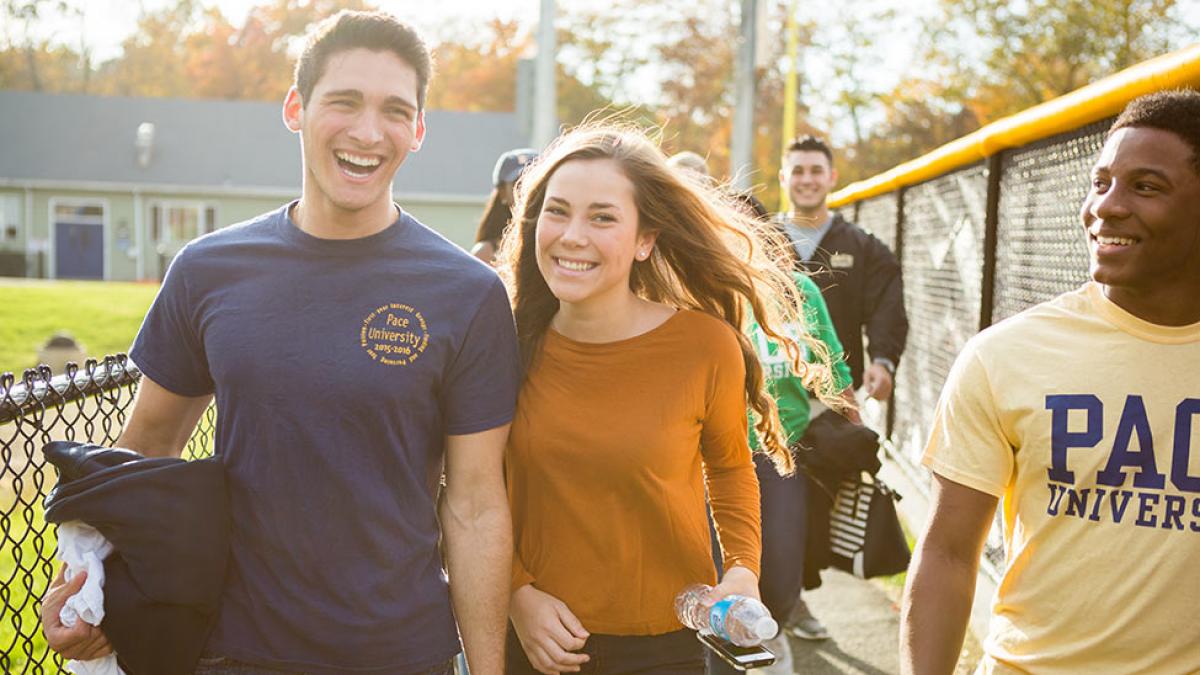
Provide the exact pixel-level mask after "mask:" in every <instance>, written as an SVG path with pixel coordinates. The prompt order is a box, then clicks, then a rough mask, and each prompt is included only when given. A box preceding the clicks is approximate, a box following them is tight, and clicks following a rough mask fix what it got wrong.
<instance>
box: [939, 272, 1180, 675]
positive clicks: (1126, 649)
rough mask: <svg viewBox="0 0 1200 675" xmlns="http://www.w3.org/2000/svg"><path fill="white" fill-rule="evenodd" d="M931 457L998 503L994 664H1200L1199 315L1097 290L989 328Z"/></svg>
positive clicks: (995, 668) (1143, 669)
mask: <svg viewBox="0 0 1200 675" xmlns="http://www.w3.org/2000/svg"><path fill="white" fill-rule="evenodd" d="M924 462H925V465H926V466H928V467H929V468H930V469H931V470H933V471H934V472H935V473H937V474H938V475H941V476H943V477H945V478H947V479H950V480H952V481H954V482H957V483H960V484H962V485H966V486H968V487H972V488H975V489H976V490H981V491H983V492H986V493H988V494H991V495H994V496H996V497H999V498H1001V499H1002V500H1003V501H1002V508H1003V516H1004V543H1005V551H1006V552H1007V556H1006V557H1007V560H1006V564H1005V570H1004V576H1003V579H1002V580H1001V582H1000V585H999V587H998V589H997V591H996V596H995V598H994V600H993V604H992V621H991V625H990V626H989V630H988V637H987V640H986V641H985V643H984V651H985V654H986V656H985V662H984V663H983V664H981V670H982V671H983V672H1013V671H1017V672H1020V671H1028V672H1032V673H1039V674H1041V673H1195V672H1200V323H1198V324H1193V325H1190V326H1181V327H1165V326H1157V325H1154V324H1151V323H1148V322H1146V321H1142V320H1140V319H1138V318H1137V317H1134V316H1133V315H1131V314H1129V313H1127V312H1125V311H1124V310H1122V309H1121V308H1119V307H1117V306H1116V305H1115V304H1113V303H1112V302H1110V301H1109V300H1108V299H1107V298H1106V297H1105V296H1104V294H1103V292H1102V291H1101V290H1100V287H1099V286H1098V285H1096V284H1087V285H1085V286H1084V287H1082V288H1081V289H1079V290H1077V291H1074V292H1071V293H1067V294H1064V295H1062V296H1060V297H1058V298H1056V299H1054V300H1052V301H1050V302H1047V303H1044V304H1041V305H1038V306H1036V307H1033V308H1031V309H1030V310H1028V311H1026V312H1023V313H1021V314H1019V315H1017V316H1015V317H1013V318H1011V319H1009V320H1007V321H1003V322H1001V323H999V324H997V325H996V326H993V327H992V328H989V329H987V330H985V331H983V332H982V333H980V334H979V335H977V336H975V337H974V338H973V339H972V340H971V341H970V342H969V343H968V344H967V346H966V348H965V349H964V350H963V352H962V353H961V354H960V355H959V357H958V360H957V361H956V362H955V364H954V368H953V370H952V371H951V373H950V377H949V380H948V381H947V382H946V387H945V389H944V390H943V392H942V398H941V401H939V403H938V409H937V414H936V417H935V420H934V424H933V429H932V431H931V434H930V439H929V444H928V446H927V448H926V450H925V458H924Z"/></svg>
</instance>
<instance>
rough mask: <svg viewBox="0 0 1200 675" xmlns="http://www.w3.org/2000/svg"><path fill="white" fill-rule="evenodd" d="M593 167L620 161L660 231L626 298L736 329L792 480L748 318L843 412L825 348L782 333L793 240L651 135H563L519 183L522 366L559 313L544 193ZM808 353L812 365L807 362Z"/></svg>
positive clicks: (516, 302) (602, 131) (513, 286)
mask: <svg viewBox="0 0 1200 675" xmlns="http://www.w3.org/2000/svg"><path fill="white" fill-rule="evenodd" d="M597 159H609V160H613V161H615V162H616V163H617V165H618V166H619V167H620V169H621V170H622V171H623V172H624V174H625V176H626V177H627V178H628V179H629V181H630V182H631V183H632V184H633V186H634V203H635V205H636V206H637V210H638V226H639V229H640V230H641V231H644V232H654V233H656V234H657V238H656V239H655V243H654V249H653V252H652V254H651V256H650V258H649V259H647V260H646V261H644V262H635V263H634V265H633V271H632V273H631V274H630V277H629V285H630V289H631V290H632V291H633V292H634V293H635V294H637V295H638V296H641V297H643V298H645V299H647V300H651V301H654V302H660V303H663V304H666V305H670V306H672V307H676V308H681V309H684V308H686V309H694V310H699V311H702V312H705V313H707V314H710V315H712V316H714V317H717V318H719V319H721V320H723V321H725V322H726V323H728V324H729V325H730V326H731V327H733V329H734V331H735V332H736V333H737V336H738V342H739V344H740V346H741V350H742V359H743V361H744V362H745V367H746V382H745V388H746V400H747V402H748V403H749V405H750V407H751V408H752V409H753V411H754V413H755V416H756V417H757V421H756V423H755V430H756V432H757V434H758V436H759V439H760V440H761V443H760V447H761V448H763V449H764V450H765V452H766V453H767V455H769V456H770V458H771V459H772V461H773V462H774V464H775V467H776V470H778V471H779V473H781V474H789V473H791V472H792V471H794V469H795V466H794V462H793V460H792V455H791V452H790V451H789V450H788V445H787V441H786V439H785V436H784V433H783V431H782V427H781V425H780V422H779V413H778V410H777V408H776V406H775V401H774V399H773V398H772V397H771V395H770V394H769V393H768V391H767V387H766V384H765V381H764V377H763V370H762V366H761V364H760V363H759V360H758V357H757V355H756V354H755V351H754V348H753V346H752V345H751V344H750V340H749V339H748V338H747V337H746V336H745V333H744V332H743V331H744V329H745V328H747V319H748V318H749V316H748V315H747V312H746V310H747V309H749V310H750V313H751V314H752V315H753V318H754V320H755V321H757V322H758V325H759V326H760V327H761V329H762V331H763V332H764V333H766V334H767V335H768V336H769V337H770V338H771V339H772V340H774V341H775V342H776V343H777V344H779V345H781V346H782V347H783V348H784V349H785V350H786V354H787V357H788V360H789V362H790V363H791V366H792V369H793V370H794V371H795V372H796V373H797V374H799V375H801V376H802V377H803V378H804V379H805V381H806V384H807V385H808V386H809V388H810V389H813V390H814V391H816V392H818V395H819V396H821V398H822V399H823V400H826V401H830V402H832V404H833V405H841V404H840V403H838V402H835V401H834V394H835V392H834V391H833V382H832V369H831V368H830V363H829V352H828V350H827V349H826V348H825V346H824V344H823V343H821V342H820V341H818V340H815V339H813V338H812V337H810V336H809V335H808V332H807V331H801V334H800V336H799V337H798V338H797V337H795V336H790V335H787V334H786V331H784V330H782V328H781V327H782V326H784V325H785V324H788V323H795V324H796V325H803V320H802V314H803V312H802V305H801V300H802V299H801V297H800V291H799V290H798V289H797V288H796V284H795V280H794V279H793V278H792V277H791V274H792V273H791V260H790V257H789V256H788V252H787V242H786V241H785V240H784V239H783V238H782V237H781V235H780V234H779V233H778V232H777V231H776V230H775V229H774V228H772V227H771V226H770V225H769V224H764V223H761V222H759V221H756V220H754V219H753V218H750V217H748V216H746V215H744V214H743V213H742V211H741V210H739V208H738V207H737V205H736V204H735V202H734V198H733V197H731V196H729V195H728V194H727V193H726V192H723V191H721V190H719V189H718V188H717V187H715V186H712V185H705V184H703V183H702V182H701V181H700V179H699V178H697V179H696V180H693V179H692V178H691V177H689V176H686V175H684V174H683V173H682V172H677V171H674V170H672V169H671V168H670V167H668V166H667V164H666V157H665V156H664V155H663V153H662V152H661V151H660V150H659V148H658V145H657V143H655V142H654V141H652V140H651V139H650V138H649V137H647V135H646V134H645V132H642V131H640V130H637V129H634V128H626V127H624V126H616V125H613V124H611V123H603V122H602V123H599V124H595V123H593V124H587V125H585V126H582V127H580V128H577V129H574V130H572V131H569V132H566V133H565V134H563V135H562V136H560V137H559V138H558V139H556V140H555V141H554V143H552V144H551V145H550V147H549V148H547V149H546V151H545V152H544V153H542V155H541V157H540V158H539V159H537V160H536V161H535V162H534V163H533V164H532V165H530V166H529V167H528V168H527V169H526V170H525V172H524V173H523V174H522V176H521V178H520V180H519V181H518V182H517V186H516V197H515V199H514V201H515V204H516V205H515V208H514V209H513V214H514V215H513V226H512V227H510V228H509V229H508V232H507V234H506V235H505V237H504V240H503V242H502V244H501V247H500V253H499V256H498V258H497V259H498V261H499V262H500V265H499V269H500V272H501V274H502V275H504V276H505V280H506V281H507V282H508V288H509V291H510V293H511V295H512V301H513V308H514V314H515V316H516V323H517V336H518V339H519V341H520V347H521V356H522V359H523V360H524V362H525V364H526V367H527V368H528V367H529V366H531V365H532V364H533V362H534V359H535V357H536V355H537V353H538V352H539V349H540V346H541V343H542V339H543V337H544V336H545V334H546V330H547V328H548V327H549V326H550V321H551V319H552V318H553V317H554V315H555V313H556V312H557V311H558V306H559V303H558V299H557V298H556V297H554V294H553V293H552V292H551V291H550V287H549V286H548V285H547V284H546V280H545V279H544V278H543V277H542V274H541V271H540V270H539V269H538V265H537V242H536V234H537V222H538V216H539V214H540V213H541V211H542V202H543V200H544V199H545V196H546V186H547V184H548V182H549V180H550V177H551V176H553V175H554V172H555V171H556V170H558V168H559V167H560V166H562V165H563V164H564V163H566V162H570V161H575V160H597ZM798 341H799V342H798ZM801 343H803V344H801ZM804 347H807V348H808V349H809V350H811V352H812V354H813V355H814V360H815V361H816V363H805V361H804V358H803V352H804V349H803V348H804Z"/></svg>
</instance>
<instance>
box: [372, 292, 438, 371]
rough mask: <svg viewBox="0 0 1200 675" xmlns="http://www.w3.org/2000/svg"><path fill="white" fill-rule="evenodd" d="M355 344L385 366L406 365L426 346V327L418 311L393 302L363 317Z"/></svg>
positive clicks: (427, 340) (373, 359) (427, 337)
mask: <svg viewBox="0 0 1200 675" xmlns="http://www.w3.org/2000/svg"><path fill="white" fill-rule="evenodd" d="M359 344H360V345H361V346H362V348H363V349H364V350H366V352H367V354H368V355H369V356H370V357H371V360H372V361H376V362H378V363H382V364H384V365H387V366H407V365H408V364H410V363H412V362H413V361H416V360H417V357H418V356H420V355H421V353H422V352H424V351H425V347H427V346H428V345H429V327H428V326H427V325H426V324H425V317H424V316H423V315H422V314H421V312H420V311H418V310H416V309H414V308H412V307H410V306H409V305H406V304H403V303H399V302H393V303H390V304H387V305H384V306H382V307H379V308H378V309H376V310H375V311H373V312H371V313H370V314H368V315H367V318H365V319H363V322H362V330H361V331H360V333H359Z"/></svg>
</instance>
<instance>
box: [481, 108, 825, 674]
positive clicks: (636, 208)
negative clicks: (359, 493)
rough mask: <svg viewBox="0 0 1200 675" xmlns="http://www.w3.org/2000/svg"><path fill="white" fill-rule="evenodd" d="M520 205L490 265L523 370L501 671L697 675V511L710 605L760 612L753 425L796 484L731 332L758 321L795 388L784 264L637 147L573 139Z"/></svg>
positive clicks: (710, 198) (613, 137)
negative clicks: (787, 365) (713, 537)
mask: <svg viewBox="0 0 1200 675" xmlns="http://www.w3.org/2000/svg"><path fill="white" fill-rule="evenodd" d="M517 195H518V196H517V209H516V211H515V214H516V218H515V222H514V227H513V228H511V229H510V231H509V234H508V235H507V237H506V239H505V241H504V243H503V245H502V250H501V261H502V270H503V271H504V272H505V273H506V274H507V275H508V277H509V282H510V289H511V291H512V293H513V301H514V314H515V316H516V321H517V333H518V337H519V340H520V344H521V349H522V356H523V358H524V361H525V364H526V368H527V373H526V380H525V384H524V386H523V388H522V391H521V396H520V399H519V403H518V410H517V414H516V418H515V420H514V421H513V427H512V433H511V436H510V440H509V449H508V456H507V469H506V471H507V478H508V488H509V495H510V497H509V498H510V503H511V506H512V513H513V523H514V530H515V543H516V553H515V558H514V570H513V581H512V589H513V594H512V605H511V609H510V617H511V619H512V624H513V628H514V632H513V634H511V635H510V640H509V648H508V649H509V655H508V670H509V672H532V671H534V670H536V671H540V672H545V673H552V672H575V671H578V670H579V669H580V667H581V666H583V665H584V664H589V666H588V667H589V669H594V668H599V670H600V672H605V673H613V672H622V671H626V670H645V669H669V670H671V671H672V672H703V670H704V656H703V651H702V649H701V647H700V644H699V643H698V642H697V641H696V640H695V638H694V637H693V635H692V633H691V631H688V630H686V629H684V628H683V627H682V626H681V625H680V623H679V622H678V620H676V618H675V613H674V608H673V602H672V601H673V598H674V596H675V594H677V593H678V592H679V591H680V590H682V589H683V588H684V587H685V586H687V585H689V584H692V583H697V582H704V583H710V584H711V583H715V582H716V581H717V579H716V572H715V569H714V566H713V562H712V556H711V542H710V540H709V530H708V525H707V520H706V515H705V500H706V493H707V497H708V500H709V502H710V503H711V506H712V511H713V517H714V520H715V522H716V528H717V534H718V538H719V540H720V543H721V548H722V553H723V556H722V557H723V559H724V569H725V570H726V572H725V575H724V577H723V578H722V579H721V580H720V583H719V584H718V585H717V586H716V587H715V588H714V590H713V592H712V594H711V595H710V598H709V599H710V600H714V601H715V600H717V599H719V598H721V597H724V596H725V595H728V594H732V593H737V594H742V595H749V596H753V597H757V596H758V571H759V555H760V547H761V543H760V537H761V535H760V526H759V498H758V482H757V479H756V478H755V473H754V464H753V462H752V461H751V457H750V448H749V446H748V443H747V433H746V432H747V415H746V411H747V408H748V407H749V408H751V409H752V410H753V411H754V413H756V417H757V418H758V420H759V421H758V423H757V425H756V428H757V430H758V432H759V435H760V436H761V437H762V438H763V441H764V442H763V447H764V449H765V451H766V452H767V453H768V454H770V455H771V456H772V458H773V459H774V460H775V462H776V464H777V466H778V468H779V469H780V471H781V472H790V471H791V469H792V465H791V456H790V454H789V453H788V451H787V448H786V445H785V442H784V440H783V438H782V437H781V433H780V425H779V420H778V415H777V413H776V410H775V404H774V402H773V401H772V400H771V398H770V397H769V395H768V394H767V392H766V390H765V389H764V387H763V375H762V370H761V367H760V366H759V363H758V359H757V357H756V356H755V354H754V351H753V349H752V347H751V345H750V343H749V341H748V340H747V339H746V338H745V337H744V336H743V335H742V333H741V332H740V330H741V328H742V327H743V321H744V319H746V318H747V315H748V314H749V313H753V315H754V317H755V318H756V319H757V321H758V322H759V325H761V326H763V329H764V331H766V332H768V333H770V334H772V335H773V336H775V337H777V339H778V340H780V342H781V343H782V344H784V345H786V347H787V349H788V350H789V353H791V354H792V355H793V358H792V362H793V364H794V367H795V368H796V369H797V370H799V371H803V370H804V369H805V365H804V364H802V362H801V361H800V358H799V356H800V354H801V351H802V350H801V346H800V345H798V344H796V342H795V341H794V340H793V339H791V338H789V337H786V336H784V335H778V334H777V332H776V331H775V330H774V328H775V327H776V326H779V325H782V323H783V322H784V321H795V320H797V311H798V307H799V299H798V298H797V296H796V291H795V285H794V283H793V282H792V280H791V277H790V276H789V275H788V272H786V271H785V270H786V269H787V267H786V266H780V265H778V264H777V263H776V262H775V261H776V259H777V258H776V257H775V253H776V251H782V248H781V247H779V246H778V242H777V241H775V240H772V239H770V235H768V234H766V233H765V232H762V231H761V230H760V229H759V227H758V226H757V224H756V223H755V222H754V221H752V220H750V219H749V218H746V217H745V216H743V215H741V214H740V212H739V211H738V210H737V209H736V208H735V207H733V206H732V204H731V203H730V202H728V201H727V200H726V199H725V198H723V197H721V196H720V193H718V192H717V191H716V190H714V189H712V188H710V187H706V186H704V185H702V184H700V183H699V182H692V180H691V179H689V178H687V177H685V176H683V175H680V174H679V173H676V172H674V171H673V170H671V169H670V168H669V167H668V166H667V165H666V163H665V158H664V156H663V154H662V153H661V151H660V150H659V149H658V148H657V147H656V146H655V145H654V144H653V143H652V142H651V141H649V140H648V139H647V138H646V137H645V136H644V135H642V134H641V133H639V132H635V131H628V130H623V129H617V128H611V127H593V128H584V129H579V130H575V131H572V132H569V133H567V134H565V135H564V136H562V137H560V138H559V139H558V140H557V141H556V142H555V143H554V144H553V145H552V146H551V147H550V148H548V149H547V150H546V152H545V153H543V155H542V157H541V158H540V159H538V160H537V161H536V162H535V163H534V164H533V165H532V166H531V167H529V168H528V169H527V170H526V173H525V174H524V176H523V177H522V179H521V182H520V183H519V184H518V187H517ZM801 339H802V340H803V339H807V338H803V337H802V338H801ZM811 372H812V373H813V376H814V377H827V372H828V371H826V370H824V369H822V368H819V367H818V368H814V369H812V371H811Z"/></svg>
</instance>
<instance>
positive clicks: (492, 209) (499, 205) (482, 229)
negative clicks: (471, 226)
mask: <svg viewBox="0 0 1200 675" xmlns="http://www.w3.org/2000/svg"><path fill="white" fill-rule="evenodd" d="M511 217H512V208H511V207H510V206H509V203H508V202H506V201H504V191H503V190H502V189H501V188H499V187H496V188H492V194H491V195H490V196H489V197H488V201H487V205H486V206H484V207H483V217H481V218H480V219H479V226H478V227H476V228H475V241H477V242H480V241H493V242H498V241H500V238H501V237H503V236H504V230H505V228H507V227H508V220H509V218H511Z"/></svg>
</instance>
